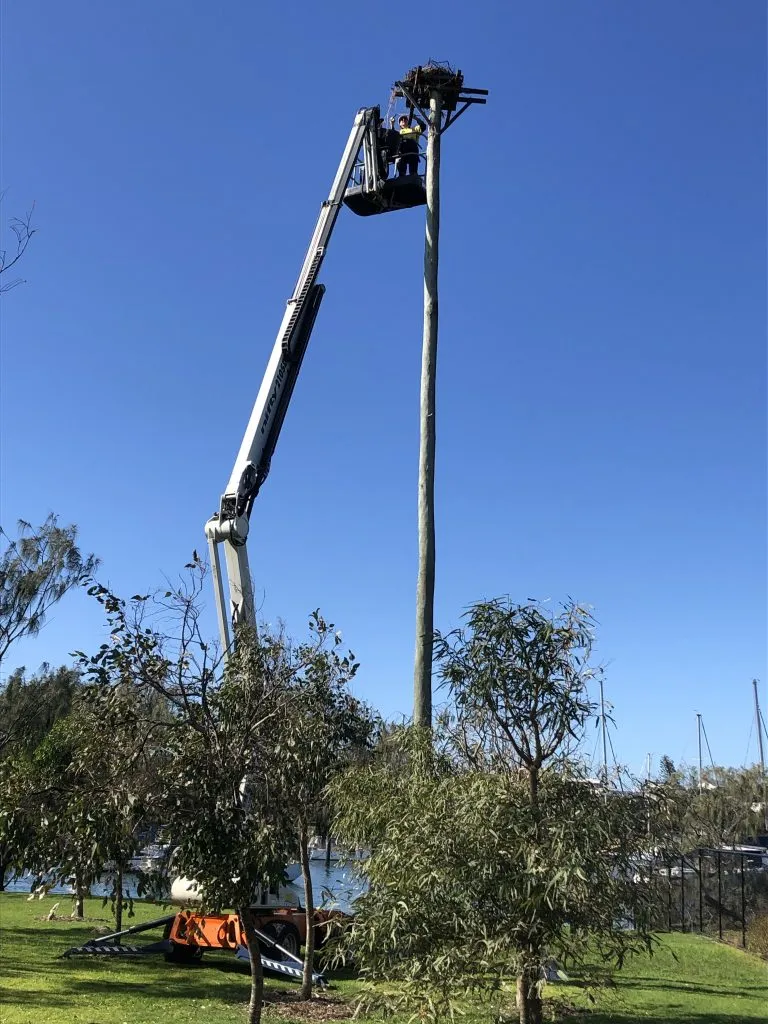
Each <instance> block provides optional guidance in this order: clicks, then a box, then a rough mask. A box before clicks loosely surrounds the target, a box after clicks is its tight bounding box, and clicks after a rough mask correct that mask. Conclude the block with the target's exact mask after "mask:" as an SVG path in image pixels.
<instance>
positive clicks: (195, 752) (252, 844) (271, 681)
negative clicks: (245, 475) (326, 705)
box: [89, 555, 356, 1022]
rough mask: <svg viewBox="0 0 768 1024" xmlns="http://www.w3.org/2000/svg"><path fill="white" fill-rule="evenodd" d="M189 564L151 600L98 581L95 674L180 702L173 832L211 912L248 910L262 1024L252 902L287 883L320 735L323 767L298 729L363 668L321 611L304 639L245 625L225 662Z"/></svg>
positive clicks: (168, 744)
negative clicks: (304, 711) (303, 748)
mask: <svg viewBox="0 0 768 1024" xmlns="http://www.w3.org/2000/svg"><path fill="white" fill-rule="evenodd" d="M187 570H188V572H189V575H188V577H186V578H185V579H184V580H182V581H181V582H180V583H179V585H177V586H175V587H173V588H172V589H170V590H167V591H166V592H165V593H164V594H162V595H155V597H154V598H151V599H150V598H148V597H144V596H141V595H136V596H135V597H134V598H133V599H132V600H131V601H130V602H125V601H122V600H120V599H119V598H117V597H116V596H115V595H114V594H112V593H110V592H109V591H108V590H106V589H105V588H103V587H94V588H93V589H92V593H93V595H94V596H95V597H96V598H97V600H98V601H100V603H101V604H102V605H103V607H104V609H105V611H106V615H107V620H108V622H109V626H110V632H111V642H110V643H109V644H107V645H105V646H104V648H102V650H101V651H99V652H98V654H97V655H96V656H95V657H94V658H93V659H92V663H91V666H90V669H89V677H90V678H91V679H92V680H94V681H98V680H101V681H102V683H103V684H104V685H107V684H108V682H109V681H110V680H114V679H122V680H125V681H130V682H131V684H132V685H133V686H134V687H136V688H138V689H139V690H141V691H151V692H153V693H155V694H156V695H158V696H160V697H161V698H162V700H163V702H164V705H165V706H166V707H167V708H168V709H169V712H170V715H171V719H172V721H171V722H170V723H169V725H168V726H167V729H166V733H165V738H164V744H165V747H164V749H165V754H166V759H167V760H166V763H165V764H164V766H163V777H164V792H163V795H162V800H161V803H162V807H163V813H164V823H165V824H164V830H163V837H164V838H165V839H166V840H167V841H168V842H170V843H171V845H172V847H173V848H174V852H173V859H172V868H173V871H174V873H175V874H177V875H179V876H182V877H185V878H188V879H194V880H195V884H196V887H197V892H198V893H199V895H200V898H201V905H202V909H203V910H207V911H211V912H212V911H219V910H227V909H233V908H234V909H236V910H237V911H238V913H239V915H240V918H241V921H242V923H243V926H244V930H245V933H246V936H247V941H248V946H249V948H250V950H251V952H252V956H251V999H250V1004H249V1014H248V1019H249V1021H250V1022H258V1021H260V1018H261V1008H262V1000H263V975H262V967H261V959H260V956H259V940H258V936H257V934H256V931H255V922H254V916H253V913H252V910H251V904H252V901H253V899H254V895H255V893H257V891H258V890H259V888H260V887H261V886H267V887H268V886H271V885H274V884H279V883H281V882H283V881H284V880H285V865H286V864H287V863H289V862H290V861H292V860H295V859H296V856H297V854H298V847H299V843H298V835H299V833H300V830H301V818H300V817H299V816H298V815H297V806H298V804H299V802H300V801H299V798H298V794H299V793H300V789H299V782H298V780H297V778H296V774H295V773H296V771H297V770H299V769H301V770H304V769H305V768H306V762H305V761H304V759H303V756H302V755H301V754H300V753H299V751H298V744H300V743H303V742H304V743H306V742H309V743H310V748H311V751H314V753H315V754H316V755H317V758H318V772H319V771H320V767H319V763H320V761H321V758H320V756H319V752H318V748H317V744H316V738H315V733H314V732H313V729H312V727H310V726H309V725H308V726H307V728H306V730H304V731H302V729H299V728H298V727H297V724H296V723H297V716H298V715H299V713H300V710H301V708H302V706H303V704H302V702H303V700H304V699H305V698H306V697H307V695H308V694H309V693H310V692H311V691H312V690H313V689H318V690H319V689H322V688H323V687H326V688H329V691H334V689H340V690H343V688H344V686H345V685H346V682H347V680H348V679H349V678H351V676H352V675H353V674H354V669H355V667H356V666H355V663H354V659H352V658H351V656H342V655H341V654H340V653H339V651H338V643H339V640H338V638H337V637H336V636H335V634H334V633H333V629H332V627H331V626H329V625H328V624H327V623H326V622H325V621H324V620H323V619H322V617H321V616H320V615H319V614H316V615H315V616H313V618H312V620H311V624H310V637H309V639H308V640H307V641H306V642H305V643H302V644H298V645H296V644H292V643H291V642H289V640H288V638H287V637H286V636H285V635H284V633H283V631H282V630H280V629H277V630H273V629H269V628H267V627H261V628H260V629H259V631H258V633H256V632H252V631H250V630H248V629H247V628H240V629H239V630H238V635H237V645H236V648H235V649H234V650H233V651H232V652H230V654H229V656H228V658H227V660H226V663H223V662H222V659H221V658H220V657H219V655H218V652H217V651H216V649H215V648H214V647H213V646H211V645H209V644H208V642H207V641H206V640H205V638H204V635H203V633H202V629H201V625H200V597H201V594H202V592H203V587H204V586H205V583H206V580H205V577H206V571H205V567H204V565H203V564H202V562H201V561H200V559H199V558H198V557H197V556H196V555H195V556H194V558H193V560H192V562H190V563H189V565H188V566H187ZM291 748H293V749H294V750H295V751H296V753H295V754H290V753H289V750H290V749H291ZM308 756H309V757H310V759H311V753H310V755H308ZM303 795H304V796H305V797H306V798H307V799H308V800H309V799H310V797H311V796H312V795H313V794H311V793H310V792H309V789H307V790H306V791H304V793H303Z"/></svg>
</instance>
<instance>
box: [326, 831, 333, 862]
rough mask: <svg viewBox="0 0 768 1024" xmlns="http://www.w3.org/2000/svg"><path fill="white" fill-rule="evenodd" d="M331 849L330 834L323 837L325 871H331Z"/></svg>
mask: <svg viewBox="0 0 768 1024" xmlns="http://www.w3.org/2000/svg"><path fill="white" fill-rule="evenodd" d="M332 849H333V839H331V834H330V832H329V833H328V835H327V836H326V837H325V870H326V871H330V870H331V850H332Z"/></svg>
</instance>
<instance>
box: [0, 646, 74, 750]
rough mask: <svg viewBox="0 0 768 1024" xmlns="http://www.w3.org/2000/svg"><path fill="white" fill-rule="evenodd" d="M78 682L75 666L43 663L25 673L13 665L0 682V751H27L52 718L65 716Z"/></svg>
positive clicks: (45, 730) (53, 719) (52, 723)
mask: <svg viewBox="0 0 768 1024" xmlns="http://www.w3.org/2000/svg"><path fill="white" fill-rule="evenodd" d="M79 683H80V674H79V672H78V671H77V670H76V669H73V668H69V667H68V666H66V665H61V666H60V667H59V668H56V669H52V668H51V667H50V665H48V664H46V663H43V664H42V665H41V666H40V669H39V670H38V671H37V672H36V673H35V674H34V675H31V676H29V677H28V676H27V673H26V669H25V668H24V667H21V668H17V669H15V670H14V671H13V672H11V674H10V675H9V676H8V678H7V679H6V680H5V681H4V682H3V683H2V684H0V755H2V754H4V753H5V752H7V751H9V750H11V749H12V750H14V751H17V752H18V751H26V752H31V751H32V750H34V749H35V747H37V746H38V744H39V743H41V742H42V740H43V739H44V738H45V736H46V735H47V734H48V732H49V731H50V729H51V728H52V726H53V725H54V723H55V722H57V721H58V720H59V719H60V718H65V717H66V716H67V715H68V714H69V711H70V709H71V707H72V699H73V696H74V694H75V691H76V689H77V687H78V685H79Z"/></svg>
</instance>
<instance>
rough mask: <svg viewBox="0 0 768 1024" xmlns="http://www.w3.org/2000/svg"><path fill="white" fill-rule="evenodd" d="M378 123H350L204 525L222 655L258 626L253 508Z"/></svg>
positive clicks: (368, 171)
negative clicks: (322, 275) (342, 215)
mask: <svg viewBox="0 0 768 1024" xmlns="http://www.w3.org/2000/svg"><path fill="white" fill-rule="evenodd" d="M378 122H379V108H378V107H365V108H363V109H362V110H360V111H358V113H357V115H356V117H355V121H354V124H353V126H352V130H351V132H350V134H349V138H348V140H347V144H346V146H345V148H344V153H343V155H342V158H341V163H340V164H339V168H338V170H337V171H336V177H335V178H334V179H333V184H332V185H331V191H330V193H329V195H328V198H327V199H326V200H325V202H324V203H323V205H322V207H321V209H320V215H319V217H318V219H317V224H316V226H315V231H314V234H313V235H312V241H311V242H310V243H309V248H308V250H307V254H306V256H305V257H304V263H303V265H302V268H301V272H300V274H299V277H298V280H297V281H296V287H295V288H294V290H293V294H292V295H291V297H290V299H289V300H288V305H287V307H286V310H285V314H284V316H283V320H282V323H281V324H280V330H279V331H278V333H277V338H276V340H275V344H274V347H273V349H272V354H271V356H270V357H269V362H268V363H267V369H266V372H265V373H264V379H263V380H262V382H261V387H260V388H259V393H258V395H257V396H256V402H255V403H254V406H253V411H252V412H251V418H250V420H249V421H248V426H247V428H246V431H245V435H244V437H243V441H242V444H241V445H240V451H239V452H238V454H237V458H236V460H235V464H234V467H233V469H232V473H231V475H230V478H229V483H228V484H227V489H226V491H225V492H224V494H223V495H222V497H221V502H220V504H219V511H218V512H217V513H216V514H215V515H213V516H212V517H211V518H210V519H209V520H208V522H207V523H206V526H205V532H206V536H207V538H208V547H209V552H210V557H211V567H212V569H213V575H214V588H215V597H216V611H217V616H218V620H219V634H220V638H221V643H222V649H223V650H224V651H225V652H226V651H228V650H229V648H230V643H231V641H230V623H231V625H232V627H233V628H236V627H237V626H238V625H239V624H240V623H243V622H244V623H247V624H248V625H251V626H253V627H254V628H255V626H256V610H255V607H254V600H253V586H252V583H251V574H250V569H249V566H248V553H247V549H246V540H247V538H248V526H249V520H250V515H251V510H252V508H253V503H254V500H255V498H256V495H257V494H258V493H259V489H260V488H261V485H262V484H263V483H264V481H265V480H266V478H267V474H268V473H269V466H270V462H271V459H272V455H273V453H274V451H275V446H276V444H277V440H278V437H279V436H280V428H281V427H282V425H283V420H284V419H285V414H286V412H287V410H288V405H289V403H290V400H291V395H292V393H293V389H294V386H295V384H296V380H297V378H298V375H299V370H300V369H301V363H302V360H303V358H304V353H305V352H306V349H307V344H308V342H309V338H310V335H311V333H312V328H313V326H314V323H315V318H316V317H317V313H318V310H319V308H320V303H321V302H322V298H323V294H324V292H325V288H324V286H323V285H321V284H318V283H317V275H318V273H319V272H320V267H321V266H322V263H323V258H324V257H325V253H326V249H327V247H328V242H329V241H330V237H331V233H332V232H333V228H334V225H335V224H336V218H337V217H338V215H339V211H340V209H341V204H342V201H343V199H344V193H345V191H346V188H347V184H348V182H349V179H350V176H351V174H352V170H353V168H354V166H355V164H356V162H357V159H358V154H359V153H360V150H361V148H362V150H363V165H364V181H365V183H366V184H365V187H366V188H367V189H370V190H371V191H373V190H375V189H376V187H377V183H378V174H377V159H378V155H377V129H378ZM219 544H222V545H223V547H224V557H225V560H226V565H227V579H228V589H229V601H228V604H227V601H226V599H225V592H224V584H223V580H222V572H221V561H220V557H219Z"/></svg>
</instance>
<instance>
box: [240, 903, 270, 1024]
mask: <svg viewBox="0 0 768 1024" xmlns="http://www.w3.org/2000/svg"><path fill="white" fill-rule="evenodd" d="M238 914H239V915H240V920H241V921H242V923H243V929H244V931H245V938H246V940H247V942H248V951H249V953H250V955H251V1001H250V1002H249V1003H248V1024H261V1007H262V1004H263V1002H264V969H263V967H262V964H261V949H260V948H259V937H258V935H257V934H256V924H255V922H254V920H253V911H252V910H251V908H250V907H240V909H239V910H238Z"/></svg>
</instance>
